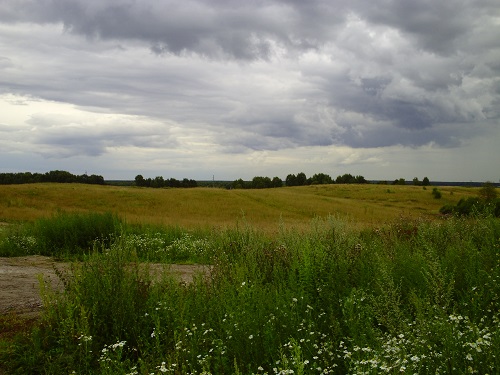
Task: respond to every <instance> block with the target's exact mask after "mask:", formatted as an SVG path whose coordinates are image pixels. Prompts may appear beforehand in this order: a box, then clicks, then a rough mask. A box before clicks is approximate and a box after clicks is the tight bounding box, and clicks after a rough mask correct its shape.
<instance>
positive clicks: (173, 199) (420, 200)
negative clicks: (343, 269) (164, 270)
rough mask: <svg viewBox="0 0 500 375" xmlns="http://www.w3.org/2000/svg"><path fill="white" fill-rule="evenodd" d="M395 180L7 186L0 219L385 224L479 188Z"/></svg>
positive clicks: (0, 196)
mask: <svg viewBox="0 0 500 375" xmlns="http://www.w3.org/2000/svg"><path fill="white" fill-rule="evenodd" d="M438 188H439V190H440V191H441V193H442V198H441V199H435V198H434V197H433V195H432V189H433V187H431V186H429V187H427V189H426V190H424V189H423V188H422V187H421V186H393V185H374V184H373V185H372V184H369V185H312V186H301V187H285V188H278V189H263V190H224V189H215V188H193V189H152V188H136V187H118V186H99V185H82V184H54V183H43V184H26V185H1V186H0V221H1V222H19V221H31V220H35V219H37V218H39V217H47V216H50V215H52V214H54V213H56V212H58V211H69V212H72V211H80V212H81V211H93V212H113V213H116V214H117V215H118V216H119V217H120V218H122V219H125V220H126V221H127V222H130V223H144V224H155V225H178V226H180V227H185V228H225V227H231V226H234V225H237V224H238V223H239V224H241V223H242V222H243V221H245V222H247V223H249V224H250V225H251V226H252V227H255V228H258V229H263V230H266V231H275V230H277V229H278V228H279V224H280V223H282V224H284V225H285V226H286V227H294V228H303V229H305V228H307V227H309V226H310V223H311V219H313V218H315V217H326V216H328V215H335V216H340V217H345V218H347V219H348V220H349V221H351V222H353V223H354V224H355V225H357V226H361V227H377V226H381V225H383V224H385V223H389V222H391V221H393V220H394V219H396V218H397V217H399V216H401V215H403V216H410V217H422V216H423V217H427V218H435V217H437V216H438V213H439V208H441V207H442V206H443V205H445V204H456V203H457V202H458V201H459V200H460V199H461V198H467V197H470V196H476V195H477V192H478V188H468V187H438Z"/></svg>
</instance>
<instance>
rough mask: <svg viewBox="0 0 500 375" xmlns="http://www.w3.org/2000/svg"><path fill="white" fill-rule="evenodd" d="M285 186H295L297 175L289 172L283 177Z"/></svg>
mask: <svg viewBox="0 0 500 375" xmlns="http://www.w3.org/2000/svg"><path fill="white" fill-rule="evenodd" d="M285 184H286V186H297V176H295V175H294V174H289V175H288V176H286V179H285Z"/></svg>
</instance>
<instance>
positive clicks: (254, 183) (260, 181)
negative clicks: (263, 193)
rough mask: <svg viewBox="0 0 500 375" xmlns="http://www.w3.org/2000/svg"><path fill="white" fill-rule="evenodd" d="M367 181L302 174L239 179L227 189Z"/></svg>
mask: <svg viewBox="0 0 500 375" xmlns="http://www.w3.org/2000/svg"><path fill="white" fill-rule="evenodd" d="M367 183H368V181H367V180H366V179H365V178H364V177H363V176H353V175H351V174H344V175H342V176H337V178H336V179H333V178H332V177H331V176H329V175H328V174H326V173H316V174H314V175H313V176H312V177H309V178H308V177H307V176H306V174H305V173H304V172H300V173H298V174H297V175H295V174H289V175H288V176H286V179H285V181H283V180H282V179H281V178H279V177H273V178H272V179H271V178H270V177H262V176H256V177H254V178H253V179H252V180H251V181H243V180H242V179H241V178H240V179H238V180H235V181H233V182H232V183H231V184H230V185H229V186H228V187H229V188H230V189H268V188H277V187H282V186H305V185H323V184H367Z"/></svg>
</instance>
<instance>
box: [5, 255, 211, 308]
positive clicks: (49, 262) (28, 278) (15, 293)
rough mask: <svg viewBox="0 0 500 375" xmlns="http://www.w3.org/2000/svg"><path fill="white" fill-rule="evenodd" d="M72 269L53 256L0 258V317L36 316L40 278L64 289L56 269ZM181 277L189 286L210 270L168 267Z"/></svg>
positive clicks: (188, 266)
mask: <svg viewBox="0 0 500 375" xmlns="http://www.w3.org/2000/svg"><path fill="white" fill-rule="evenodd" d="M150 267H151V270H152V271H153V272H155V273H156V272H157V271H158V270H160V269H164V267H163V266H162V265H150ZM68 268H69V265H68V264H67V263H61V262H55V261H54V260H53V259H52V258H50V257H44V256H38V255H34V256H27V257H15V258H1V257H0V315H4V314H9V313H14V314H16V315H18V316H23V317H27V318H29V317H35V316H37V315H38V314H39V313H40V311H41V309H42V300H41V297H40V281H39V280H40V276H41V275H43V280H44V282H45V283H46V284H50V285H51V287H53V288H55V289H58V290H61V289H62V288H63V285H62V283H61V281H60V280H59V278H58V277H57V270H59V271H64V270H66V269H68ZM168 270H169V272H172V273H173V274H174V275H176V276H177V277H178V278H179V281H183V282H186V283H189V282H190V281H191V280H192V279H193V276H194V275H195V274H196V273H198V272H203V271H207V267H206V266H201V265H184V264H172V265H170V266H168Z"/></svg>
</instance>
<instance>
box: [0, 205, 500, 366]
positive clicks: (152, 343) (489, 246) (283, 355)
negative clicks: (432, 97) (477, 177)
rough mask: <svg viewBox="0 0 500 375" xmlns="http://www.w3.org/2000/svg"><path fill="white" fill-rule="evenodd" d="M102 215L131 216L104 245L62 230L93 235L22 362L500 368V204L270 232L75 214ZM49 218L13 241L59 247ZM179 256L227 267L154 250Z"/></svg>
mask: <svg viewBox="0 0 500 375" xmlns="http://www.w3.org/2000/svg"><path fill="white" fill-rule="evenodd" d="M98 216H99V215H98ZM66 219H68V218H66ZM53 220H54V226H55V227H58V226H59V229H60V230H63V228H61V225H62V224H60V223H61V220H60V218H59V217H56V218H54V219H53ZM100 220H102V221H103V222H104V223H106V222H108V223H109V222H113V223H116V222H118V223H119V225H115V226H113V228H112V229H110V230H107V231H104V232H106V233H107V234H106V235H105V236H104V241H102V239H103V237H102V233H101V234H99V239H97V238H92V239H96V241H95V242H92V250H91V251H90V250H89V249H88V248H86V247H85V246H87V245H82V246H80V245H76V243H74V241H76V239H77V238H80V239H79V240H78V241H80V240H82V239H84V238H87V234H85V233H91V231H90V230H88V231H83V230H82V231H79V234H78V235H76V236H74V237H71V236H63V237H64V238H66V239H67V240H66V241H65V242H61V243H59V244H57V245H53V249H54V251H55V252H56V254H66V256H68V254H73V253H72V252H71V249H79V250H78V251H76V250H75V251H74V254H73V255H78V259H82V258H83V261H82V262H75V263H74V265H73V270H72V272H69V273H68V274H61V278H62V280H63V281H64V283H65V286H66V288H65V291H64V293H62V294H57V293H55V292H53V291H50V290H47V289H44V290H42V292H43V296H44V300H45V307H46V309H45V312H44V314H43V317H42V318H41V320H40V323H39V324H38V325H37V326H36V327H35V328H34V329H33V330H32V331H30V332H28V333H25V334H20V335H19V336H17V337H15V338H14V339H11V341H10V342H9V343H8V345H7V344H5V343H3V344H2V345H0V351H1V354H0V363H4V364H6V365H7V366H8V370H9V371H10V372H11V373H17V374H26V373H31V374H36V373H40V374H41V373H43V374H60V373H77V374H163V373H171V374H210V373H211V374H266V373H267V374H291V373H294V374H322V373H325V374H326V373H333V374H346V373H350V374H362V373H364V374H376V373H393V374H395V373H418V374H436V373H440V374H467V373H479V374H486V373H490V374H492V373H498V371H499V369H500V358H499V356H498V350H497V348H498V347H500V336H499V330H500V329H499V327H500V298H499V297H500V223H499V221H498V219H494V218H492V217H472V218H467V219H465V218H456V217H453V218H450V219H447V220H444V221H439V222H437V221H435V222H428V221H426V220H414V219H409V218H401V219H400V220H398V221H396V222H394V223H393V224H392V225H391V226H390V227H387V228H385V229H373V230H371V229H370V230H365V231H352V230H351V228H350V226H349V225H348V224H347V223H346V222H345V221H343V220H340V219H337V218H335V217H329V218H327V219H316V220H313V222H312V224H311V228H310V230H309V231H307V232H298V231H295V230H289V229H287V228H286V227H281V228H280V231H279V234H278V235H276V236H274V237H273V238H269V237H267V236H266V235H264V234H262V232H258V231H255V230H253V229H252V228H250V227H248V226H240V228H237V229H231V230H229V229H228V230H219V231H211V232H204V233H203V232H197V233H194V232H185V231H183V230H181V229H179V228H162V229H159V228H144V227H143V228H139V227H132V226H129V225H125V224H123V222H120V221H119V220H118V219H116V218H114V217H112V216H111V217H108V216H106V215H102V217H101V218H100V219H98V218H97V217H94V216H92V215H89V216H88V217H85V216H80V217H78V218H77V219H74V220H73V223H79V224H78V225H76V226H74V227H73V228H72V229H71V228H69V227H67V228H66V230H74V229H75V228H76V227H86V226H85V225H82V222H88V225H87V227H88V228H91V227H93V226H97V227H100V226H101V225H103V226H104V227H105V226H106V225H104V224H103V223H102V222H101V221H100ZM66 221H67V220H66ZM92 223H93V224H92ZM40 225H41V226H42V227H44V225H42V224H40V223H35V225H34V226H31V227H30V226H28V227H26V228H25V229H24V231H22V230H18V232H16V233H14V232H10V230H9V231H6V232H4V233H3V239H2V248H3V251H6V248H11V249H15V251H29V252H33V251H38V250H37V249H42V248H45V247H43V246H42V247H38V246H39V243H42V244H44V243H46V238H50V233H48V232H47V231H45V232H44V231H43V230H40V229H38V230H37V229H36V228H37V226H40ZM45 226H48V224H46V225H45ZM30 233H31V234H30ZM44 236H45V239H44ZM89 236H90V237H88V238H91V237H92V235H90V234H89ZM23 238H24V240H23ZM26 238H30V240H25V239H26ZM88 238H87V239H88ZM15 241H20V242H22V244H18V245H14V243H15ZM23 241H24V242H23ZM78 243H79V242H78ZM87 244H88V242H87ZM16 246H17V247H16ZM44 246H45V245H44ZM21 249H23V250H21ZM62 249H64V250H62ZM11 251H12V252H14V250H11ZM178 260H183V261H195V262H205V263H210V264H212V265H213V268H212V271H211V273H210V275H205V276H203V275H199V277H198V278H196V279H195V280H194V281H193V283H191V284H188V285H185V284H180V283H178V282H177V281H175V280H174V279H171V278H169V277H168V276H167V275H166V274H165V275H163V276H162V277H159V276H158V275H157V274H156V275H155V274H154V273H152V272H149V271H148V267H147V266H141V264H143V263H146V265H147V264H148V262H150V261H155V262H172V261H178ZM42 285H43V283H42Z"/></svg>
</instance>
